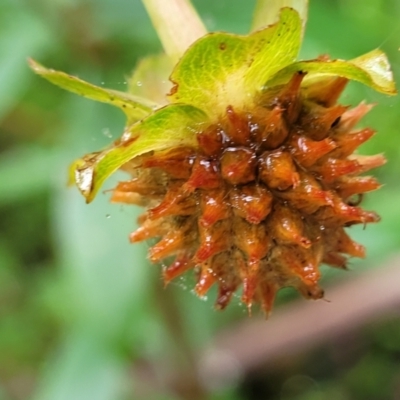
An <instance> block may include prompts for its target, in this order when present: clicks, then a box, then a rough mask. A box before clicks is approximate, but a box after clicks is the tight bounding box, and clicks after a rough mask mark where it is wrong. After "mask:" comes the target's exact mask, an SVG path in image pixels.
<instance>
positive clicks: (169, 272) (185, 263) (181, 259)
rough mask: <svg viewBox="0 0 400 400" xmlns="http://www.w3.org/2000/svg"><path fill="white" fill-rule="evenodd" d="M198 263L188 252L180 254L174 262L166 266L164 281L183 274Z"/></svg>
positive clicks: (166, 281) (167, 281)
mask: <svg viewBox="0 0 400 400" xmlns="http://www.w3.org/2000/svg"><path fill="white" fill-rule="evenodd" d="M195 265H196V263H195V262H194V260H193V256H192V255H190V254H187V253H185V252H184V253H182V254H179V255H178V256H177V257H176V258H175V260H174V262H173V263H172V264H171V265H170V266H169V267H167V268H164V273H163V278H164V283H165V284H167V283H169V282H170V281H172V280H173V279H175V278H176V277H178V276H180V275H182V274H183V273H185V272H186V271H188V270H189V269H191V268H193V267H194V266H195Z"/></svg>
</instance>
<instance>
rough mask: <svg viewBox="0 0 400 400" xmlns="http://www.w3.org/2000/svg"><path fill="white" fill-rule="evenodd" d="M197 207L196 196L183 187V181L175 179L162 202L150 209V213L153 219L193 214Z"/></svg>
mask: <svg viewBox="0 0 400 400" xmlns="http://www.w3.org/2000/svg"><path fill="white" fill-rule="evenodd" d="M196 209H197V199H196V197H195V196H193V195H191V193H189V192H187V191H185V190H184V189H182V182H181V181H173V182H171V183H170V184H169V190H168V192H167V194H166V195H165V197H164V199H163V200H162V202H161V203H160V204H159V205H158V206H156V207H153V208H152V209H150V210H149V212H148V215H149V218H151V219H158V218H161V217H165V216H169V215H192V214H193V213H194V212H195V211H196Z"/></svg>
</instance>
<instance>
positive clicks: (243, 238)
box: [232, 217, 271, 262]
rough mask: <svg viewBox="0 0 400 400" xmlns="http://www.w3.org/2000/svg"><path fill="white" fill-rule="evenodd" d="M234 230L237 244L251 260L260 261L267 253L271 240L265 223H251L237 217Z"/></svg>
mask: <svg viewBox="0 0 400 400" xmlns="http://www.w3.org/2000/svg"><path fill="white" fill-rule="evenodd" d="M232 230H233V232H234V243H235V245H236V246H237V248H238V249H239V250H241V251H242V252H243V253H244V254H245V256H246V259H247V260H248V261H249V262H256V261H259V260H261V259H262V258H264V257H265V256H266V255H267V253H268V250H269V248H270V246H271V241H270V237H269V236H268V233H267V229H266V226H265V225H264V224H250V223H249V222H247V221H245V220H243V219H242V218H238V217H236V218H235V219H234V220H233V227H232Z"/></svg>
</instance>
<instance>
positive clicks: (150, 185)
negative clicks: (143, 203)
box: [113, 177, 166, 197]
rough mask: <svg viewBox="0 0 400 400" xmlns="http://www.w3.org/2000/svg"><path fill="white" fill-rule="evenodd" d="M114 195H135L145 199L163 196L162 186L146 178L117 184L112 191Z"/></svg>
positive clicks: (163, 188) (164, 191) (163, 189)
mask: <svg viewBox="0 0 400 400" xmlns="http://www.w3.org/2000/svg"><path fill="white" fill-rule="evenodd" d="M113 192H114V193H116V192H119V193H137V194H140V195H143V196H146V197H159V196H162V195H165V193H166V190H165V187H164V186H160V183H159V182H157V181H150V180H149V179H148V178H147V177H146V178H144V179H143V178H136V179H132V180H130V181H127V182H119V183H118V185H117V187H116V188H115V189H114V191H113Z"/></svg>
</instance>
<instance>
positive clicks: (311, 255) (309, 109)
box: [112, 72, 385, 316]
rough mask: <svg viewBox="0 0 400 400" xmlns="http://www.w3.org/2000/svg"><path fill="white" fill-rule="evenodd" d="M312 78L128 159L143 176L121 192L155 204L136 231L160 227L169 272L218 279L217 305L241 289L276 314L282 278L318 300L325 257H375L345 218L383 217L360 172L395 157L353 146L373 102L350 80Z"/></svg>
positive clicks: (201, 280)
mask: <svg viewBox="0 0 400 400" xmlns="http://www.w3.org/2000/svg"><path fill="white" fill-rule="evenodd" d="M303 78H304V74H303V73H301V72H297V73H295V74H293V77H292V78H291V79H290V80H289V81H288V82H287V83H286V84H284V85H282V86H279V87H273V88H268V89H265V90H263V92H262V93H260V94H259V95H258V96H257V97H256V98H255V99H254V102H255V104H254V107H253V106H250V105H249V106H247V108H246V109H244V110H241V109H236V108H233V107H232V106H230V105H227V108H226V111H225V112H224V113H223V115H221V117H220V119H219V120H217V121H215V122H214V123H213V124H210V125H209V126H208V127H204V128H202V130H201V131H200V132H198V134H197V144H198V148H196V149H191V148H183V147H178V148H175V149H169V150H164V151H159V152H154V153H149V154H145V155H143V156H141V157H139V158H137V159H134V160H132V161H131V162H129V163H127V164H126V165H124V167H123V170H125V171H127V172H129V173H130V174H132V177H133V179H132V180H131V181H128V182H123V183H120V184H118V185H117V187H116V188H115V190H114V193H113V197H112V200H113V201H119V202H125V203H131V204H141V205H144V206H146V207H147V213H146V214H144V215H142V216H141V217H140V218H139V223H140V224H141V226H140V227H139V228H138V229H137V230H136V231H135V232H134V233H132V234H131V236H130V240H131V241H132V242H137V241H141V240H147V239H149V238H159V241H158V243H156V244H155V245H154V246H153V247H151V249H150V251H149V256H150V259H151V260H152V261H154V262H161V261H164V262H165V260H166V259H169V258H170V257H172V256H174V257H175V259H174V261H173V262H172V263H171V264H170V265H169V266H168V267H165V268H164V273H163V274H164V282H165V283H168V282H170V281H171V280H172V279H174V278H176V277H178V276H179V275H181V274H183V273H185V272H186V271H188V270H193V271H195V276H196V279H197V283H196V286H195V292H196V293H197V294H198V295H199V296H205V295H206V294H207V292H208V290H209V289H210V287H212V286H213V285H216V286H217V287H218V293H217V298H216V302H215V307H216V308H217V309H224V308H225V307H226V306H227V305H228V303H229V302H230V301H231V298H232V296H233V293H235V292H236V291H237V290H238V289H240V290H241V299H242V301H243V302H244V303H245V304H246V305H247V307H248V308H249V311H250V308H251V306H252V305H253V304H254V303H259V304H260V306H261V307H262V309H263V310H264V312H265V314H266V315H267V316H268V315H269V313H270V312H271V309H272V306H273V302H274V299H275V296H276V293H277V292H278V290H279V289H280V288H282V287H286V286H293V287H295V288H296V289H297V290H298V291H299V292H300V293H301V294H302V295H303V296H304V297H305V298H311V299H319V298H321V297H322V296H323V291H322V289H321V288H320V287H319V286H318V281H319V278H320V270H319V268H320V265H321V263H326V264H328V265H331V266H333V267H335V268H342V269H345V268H346V263H347V260H348V258H349V257H364V256H365V249H364V247H363V246H361V245H359V244H357V243H356V242H354V241H352V240H351V238H350V237H349V236H348V235H347V233H346V232H345V230H344V228H345V227H348V226H351V225H354V224H367V223H369V222H377V221H378V220H379V217H378V215H377V214H375V213H374V212H370V211H365V210H363V209H362V208H361V207H360V206H358V203H357V206H356V205H355V203H356V202H355V201H354V199H353V197H355V198H357V196H358V200H360V199H361V194H363V193H365V192H368V191H371V190H375V189H377V188H378V187H379V183H378V182H377V181H376V180H375V179H374V178H371V177H360V176H357V175H358V174H359V173H361V172H365V171H367V170H369V169H371V168H375V167H378V166H380V165H382V164H383V163H384V162H385V159H384V157H383V156H382V155H376V156H360V155H354V154H353V152H354V151H355V150H356V149H357V148H358V147H359V146H360V145H361V144H362V143H364V142H365V141H366V140H368V139H369V138H370V137H371V136H372V135H373V133H374V132H373V130H371V129H368V128H366V129H360V130H357V131H354V132H352V131H351V130H352V129H353V128H354V126H355V125H356V124H357V123H358V121H359V120H360V119H361V117H363V116H364V115H365V114H366V113H367V112H368V111H369V110H370V109H371V106H369V105H365V104H363V103H362V104H360V105H358V106H357V107H355V108H353V109H352V110H348V109H347V107H344V106H341V105H337V104H336V101H337V99H338V97H339V95H340V93H341V92H342V90H343V88H344V87H345V85H346V83H347V80H346V79H343V78H330V77H329V78H319V79H318V80H315V81H312V82H311V83H310V81H306V82H305V83H303ZM302 85H303V86H302ZM251 107H253V108H251Z"/></svg>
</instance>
